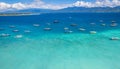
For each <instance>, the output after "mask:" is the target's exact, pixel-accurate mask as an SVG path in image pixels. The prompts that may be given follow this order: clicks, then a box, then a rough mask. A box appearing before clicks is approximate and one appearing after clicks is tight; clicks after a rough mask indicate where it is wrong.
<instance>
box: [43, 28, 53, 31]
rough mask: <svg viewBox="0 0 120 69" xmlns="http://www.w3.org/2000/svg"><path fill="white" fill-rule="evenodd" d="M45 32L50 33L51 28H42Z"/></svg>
mask: <svg viewBox="0 0 120 69" xmlns="http://www.w3.org/2000/svg"><path fill="white" fill-rule="evenodd" d="M44 30H45V31H50V30H52V29H51V28H44Z"/></svg>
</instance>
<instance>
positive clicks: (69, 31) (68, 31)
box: [65, 30, 73, 33]
mask: <svg viewBox="0 0 120 69" xmlns="http://www.w3.org/2000/svg"><path fill="white" fill-rule="evenodd" d="M72 32H73V31H71V30H67V31H65V33H72Z"/></svg>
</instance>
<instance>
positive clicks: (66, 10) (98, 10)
mask: <svg viewBox="0 0 120 69" xmlns="http://www.w3.org/2000/svg"><path fill="white" fill-rule="evenodd" d="M8 12H9V13H8ZM42 13H120V6H117V7H91V8H88V7H68V8H64V9H59V10H51V9H37V8H31V9H23V10H12V11H6V12H1V13H0V16H26V15H36V14H37V15H38V14H42Z"/></svg>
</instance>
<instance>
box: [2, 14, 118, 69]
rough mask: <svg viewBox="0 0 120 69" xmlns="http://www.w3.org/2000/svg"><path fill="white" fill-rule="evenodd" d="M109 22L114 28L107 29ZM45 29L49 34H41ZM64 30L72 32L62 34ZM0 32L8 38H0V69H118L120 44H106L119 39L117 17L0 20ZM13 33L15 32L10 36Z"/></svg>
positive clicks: (26, 17)
mask: <svg viewBox="0 0 120 69" xmlns="http://www.w3.org/2000/svg"><path fill="white" fill-rule="evenodd" d="M54 20H58V21H59V23H53V22H54ZM101 21H102V22H101ZM112 21H115V23H117V26H115V27H111V26H110V25H111V24H112ZM91 23H94V24H91ZM33 24H39V25H40V26H39V27H34V26H33ZM48 24H49V25H48ZM71 24H77V26H70V25H71ZM101 24H105V26H102V25H101ZM10 25H14V26H15V28H10V27H9V26H10ZM46 27H49V28H51V29H52V30H50V31H45V30H44V28H46ZM65 27H68V28H69V29H70V30H71V31H73V32H72V33H69V34H66V33H65V31H64V28H65ZM79 28H84V29H86V30H85V31H79V30H78V29H79ZM0 29H3V30H0V35H1V34H2V33H5V34H10V36H7V37H2V36H0V69H120V55H119V53H120V40H110V38H111V37H118V38H120V13H48V14H40V15H32V16H0ZM16 29H17V30H19V32H13V30H16ZM25 30H30V31H31V32H30V33H25V32H24V31H25ZM90 31H96V32H97V33H96V34H90ZM17 35H22V37H21V38H15V37H16V36H17Z"/></svg>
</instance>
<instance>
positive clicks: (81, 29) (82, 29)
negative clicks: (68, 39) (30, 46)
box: [78, 28, 86, 31]
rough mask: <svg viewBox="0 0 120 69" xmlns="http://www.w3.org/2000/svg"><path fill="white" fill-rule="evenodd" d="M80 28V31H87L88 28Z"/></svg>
mask: <svg viewBox="0 0 120 69" xmlns="http://www.w3.org/2000/svg"><path fill="white" fill-rule="evenodd" d="M78 30H79V31H85V30H86V29H84V28H79V29H78Z"/></svg>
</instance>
